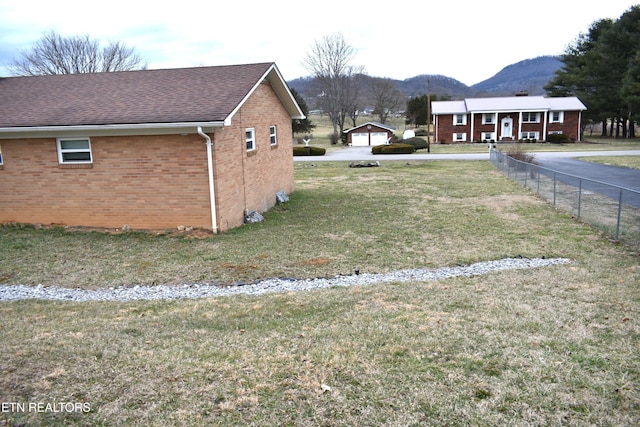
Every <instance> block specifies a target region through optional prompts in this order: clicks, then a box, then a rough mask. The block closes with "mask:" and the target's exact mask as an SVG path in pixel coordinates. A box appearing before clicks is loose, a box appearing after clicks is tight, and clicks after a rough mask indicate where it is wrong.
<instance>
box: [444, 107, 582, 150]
mask: <svg viewBox="0 0 640 427" xmlns="http://www.w3.org/2000/svg"><path fill="white" fill-rule="evenodd" d="M586 109H587V107H586V106H585V105H584V104H583V103H582V102H581V101H580V100H579V99H578V98H576V97H557V98H547V97H543V96H512V97H496V98H466V99H463V100H459V101H434V102H433V103H432V110H433V119H434V125H435V139H436V141H438V142H444V143H450V142H479V141H518V140H523V139H533V140H536V141H545V140H546V139H547V136H548V135H550V134H558V133H561V134H565V135H567V136H568V137H569V138H571V139H572V140H575V141H580V129H581V125H582V111H584V110H586Z"/></svg>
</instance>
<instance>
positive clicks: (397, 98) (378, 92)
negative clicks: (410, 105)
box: [369, 77, 406, 123]
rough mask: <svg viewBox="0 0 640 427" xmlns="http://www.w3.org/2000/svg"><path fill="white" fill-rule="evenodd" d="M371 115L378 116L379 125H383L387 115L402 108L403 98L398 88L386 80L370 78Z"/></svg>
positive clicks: (404, 102) (389, 80)
mask: <svg viewBox="0 0 640 427" xmlns="http://www.w3.org/2000/svg"><path fill="white" fill-rule="evenodd" d="M369 91H370V96H371V102H372V104H373V107H374V108H373V113H374V114H377V115H378V119H379V120H380V123H385V122H386V121H387V118H388V117H389V114H391V113H392V112H393V111H397V110H398V109H400V108H403V107H404V105H405V104H406V101H405V96H404V94H403V93H402V91H400V89H398V86H397V85H396V84H395V83H394V82H393V81H392V80H391V79H387V78H379V77H376V78H372V79H371V81H370V85H369Z"/></svg>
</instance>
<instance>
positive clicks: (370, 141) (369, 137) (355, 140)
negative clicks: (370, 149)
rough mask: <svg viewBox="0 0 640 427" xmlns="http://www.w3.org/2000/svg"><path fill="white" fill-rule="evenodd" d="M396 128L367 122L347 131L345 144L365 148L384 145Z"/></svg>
mask: <svg viewBox="0 0 640 427" xmlns="http://www.w3.org/2000/svg"><path fill="white" fill-rule="evenodd" d="M395 130H396V128H395V127H393V126H388V125H385V124H383V123H379V122H367V123H364V124H362V125H360V126H356V127H354V128H351V129H347V130H345V131H344V132H345V133H346V134H347V144H349V145H351V146H354V147H365V146H374V145H383V144H386V143H387V142H388V141H389V139H390V138H391V137H393V131H395Z"/></svg>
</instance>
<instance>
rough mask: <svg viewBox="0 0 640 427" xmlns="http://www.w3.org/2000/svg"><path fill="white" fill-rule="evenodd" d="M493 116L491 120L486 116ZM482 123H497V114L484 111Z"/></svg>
mask: <svg viewBox="0 0 640 427" xmlns="http://www.w3.org/2000/svg"><path fill="white" fill-rule="evenodd" d="M487 117H491V121H488V120H487V119H486V118H487ZM482 124H483V125H495V124H496V114H495V113H482Z"/></svg>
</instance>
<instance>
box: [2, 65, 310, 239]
mask: <svg viewBox="0 0 640 427" xmlns="http://www.w3.org/2000/svg"><path fill="white" fill-rule="evenodd" d="M294 118H304V115H303V113H302V111H301V110H300V107H299V106H298V104H297V103H296V101H295V99H294V98H293V96H292V95H291V92H290V91H289V88H288V86H287V84H286V82H285V81H284V79H283V78H282V75H281V74H280V71H279V70H278V68H277V67H276V65H275V64H274V63H259V64H247V65H229V66H219V67H197V68H183V69H165V70H143V71H128V72H114V73H92V74H69V75H54V76H35V77H9V78H1V79H0V152H1V153H2V154H1V157H0V159H1V160H0V184H1V186H0V222H5V223H6V222H18V223H32V224H61V225H70V226H88V227H105V228H120V227H123V226H124V225H125V224H126V225H128V226H129V227H131V228H133V229H169V228H174V227H177V226H180V225H184V226H192V227H194V228H203V229H209V230H213V231H214V232H219V231H224V230H227V229H230V228H233V227H237V226H239V225H241V224H243V222H244V218H245V213H246V211H257V212H264V211H266V210H268V209H269V208H271V207H272V206H273V205H274V204H275V203H276V193H277V192H279V191H282V190H283V191H284V192H285V193H290V192H292V191H293V190H294V182H293V156H292V139H293V136H292V130H291V119H294Z"/></svg>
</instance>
